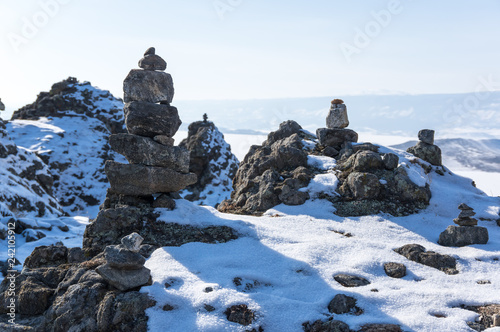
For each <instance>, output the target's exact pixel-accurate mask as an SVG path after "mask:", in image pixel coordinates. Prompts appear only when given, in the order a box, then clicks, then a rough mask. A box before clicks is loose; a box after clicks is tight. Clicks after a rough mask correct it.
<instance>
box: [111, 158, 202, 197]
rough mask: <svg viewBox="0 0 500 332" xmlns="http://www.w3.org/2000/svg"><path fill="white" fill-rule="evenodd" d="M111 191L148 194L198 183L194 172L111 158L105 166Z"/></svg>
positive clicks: (172, 190) (127, 193) (135, 194)
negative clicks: (122, 161) (132, 163)
mask: <svg viewBox="0 0 500 332" xmlns="http://www.w3.org/2000/svg"><path fill="white" fill-rule="evenodd" d="M104 170H105V172H106V175H107V177H108V180H109V183H110V185H111V191H113V192H115V193H117V194H122V195H130V196H148V195H152V194H156V193H168V192H174V191H179V190H182V189H184V188H186V187H187V186H189V185H191V184H194V183H196V181H197V177H196V175H195V174H194V173H187V174H183V173H179V172H176V171H174V170H171V169H169V168H162V167H154V166H144V165H131V164H121V163H117V162H114V161H111V160H108V161H107V162H106V165H105V167H104Z"/></svg>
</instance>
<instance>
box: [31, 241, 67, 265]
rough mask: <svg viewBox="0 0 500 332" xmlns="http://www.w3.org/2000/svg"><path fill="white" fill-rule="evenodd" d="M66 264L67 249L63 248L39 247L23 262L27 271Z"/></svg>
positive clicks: (52, 246) (53, 246)
mask: <svg viewBox="0 0 500 332" xmlns="http://www.w3.org/2000/svg"><path fill="white" fill-rule="evenodd" d="M67 262H68V248H66V247H65V246H55V245H50V246H40V247H36V248H35V250H33V252H32V253H31V254H30V255H29V256H28V257H27V258H26V259H25V260H24V266H25V267H27V268H29V269H34V268H39V267H48V266H58V265H61V264H66V263H67Z"/></svg>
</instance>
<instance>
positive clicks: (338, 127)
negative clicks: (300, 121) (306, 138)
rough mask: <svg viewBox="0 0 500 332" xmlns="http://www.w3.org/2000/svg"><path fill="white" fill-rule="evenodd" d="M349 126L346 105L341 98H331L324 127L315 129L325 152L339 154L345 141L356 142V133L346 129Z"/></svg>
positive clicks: (330, 154) (332, 154) (331, 154)
mask: <svg viewBox="0 0 500 332" xmlns="http://www.w3.org/2000/svg"><path fill="white" fill-rule="evenodd" d="M348 126H349V119H348V117H347V107H346V105H345V104H344V101H343V100H342V99H334V100H332V104H331V106H330V111H329V112H328V116H327V118H326V127H327V128H319V129H317V130H316V136H318V140H319V144H320V145H321V146H323V147H324V148H325V153H326V154H327V155H329V156H331V157H334V156H336V155H338V154H339V151H340V150H341V149H342V148H343V147H344V146H345V144H346V143H348V144H349V143H356V142H357V141H358V133H356V132H355V131H354V130H351V129H346V128H347V127H348Z"/></svg>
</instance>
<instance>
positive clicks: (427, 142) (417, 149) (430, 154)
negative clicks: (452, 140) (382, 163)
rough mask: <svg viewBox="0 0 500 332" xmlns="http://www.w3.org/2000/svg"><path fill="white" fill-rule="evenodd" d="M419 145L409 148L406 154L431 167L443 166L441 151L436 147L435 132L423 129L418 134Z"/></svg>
mask: <svg viewBox="0 0 500 332" xmlns="http://www.w3.org/2000/svg"><path fill="white" fill-rule="evenodd" d="M418 140H419V141H418V143H417V144H416V145H415V146H412V147H409V148H408V149H407V150H406V152H409V153H411V154H413V155H414V156H415V157H418V158H420V159H422V160H425V161H427V162H428V163H430V164H431V165H434V166H441V165H442V159H441V149H440V148H439V147H438V146H437V145H434V130H431V129H422V130H420V131H419V132H418Z"/></svg>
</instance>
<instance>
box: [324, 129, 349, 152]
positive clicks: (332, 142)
mask: <svg viewBox="0 0 500 332" xmlns="http://www.w3.org/2000/svg"><path fill="white" fill-rule="evenodd" d="M316 136H318V140H319V144H321V145H323V146H332V147H334V148H336V147H340V146H341V145H342V144H344V143H345V142H351V143H357V142H358V133H356V132H355V131H354V130H351V129H331V128H319V129H317V130H316Z"/></svg>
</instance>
